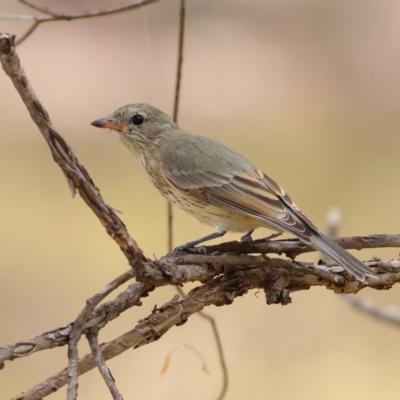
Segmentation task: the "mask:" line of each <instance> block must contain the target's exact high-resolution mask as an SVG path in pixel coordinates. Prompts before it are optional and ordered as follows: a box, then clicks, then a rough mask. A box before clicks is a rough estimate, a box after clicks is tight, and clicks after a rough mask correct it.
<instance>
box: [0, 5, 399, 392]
mask: <svg viewBox="0 0 400 400" xmlns="http://www.w3.org/2000/svg"><path fill="white" fill-rule="evenodd" d="M124 3H128V2H127V1H125V2H124ZM187 3H188V4H187V21H186V37H185V55H184V69H183V82H182V93H181V106H180V111H179V124H180V126H181V127H182V128H183V129H186V130H189V131H192V132H196V133H200V134H203V135H207V136H209V137H212V138H214V139H216V140H219V141H221V142H223V143H225V144H227V145H228V146H230V147H232V148H234V149H236V150H237V151H239V152H241V153H242V154H243V155H244V156H246V157H247V158H249V159H250V160H251V161H252V162H253V163H254V164H255V165H257V166H258V167H259V168H260V169H262V170H263V171H265V172H266V173H267V174H268V175H270V176H271V177H273V178H274V179H276V180H277V181H278V182H279V183H280V184H281V185H282V186H283V187H284V188H285V189H286V190H287V191H288V192H289V194H290V195H291V196H292V197H293V198H294V200H295V201H296V203H297V205H298V206H299V207H300V209H301V210H302V211H303V212H304V213H305V214H306V215H307V216H308V217H309V218H310V219H311V220H312V221H313V222H314V223H315V224H316V225H317V226H319V227H320V228H321V229H322V230H324V227H325V217H326V213H327V211H328V209H329V208H330V207H331V206H337V207H340V209H341V210H342V215H343V221H342V224H341V227H340V232H339V234H340V235H343V236H345V235H367V234H373V233H399V230H400V229H399V227H400V211H399V198H400V182H399V171H400V157H399V149H400V134H399V129H400V91H399V87H400V73H399V72H400V3H399V2H396V1H389V0H365V1H359V0H346V1H333V0H331V1H328V0H325V1H311V0H286V1H274V0H268V1H265V0H247V1H244V0H229V1H228V0H219V1H211V0H189V1H188V2H187ZM37 4H40V5H45V6H48V7H49V8H50V9H52V10H54V11H57V12H66V13H69V12H80V11H86V10H93V9H98V8H101V7H107V6H114V5H117V4H122V1H121V3H119V2H116V1H112V0H107V1H106V0H104V1H94V0H93V1H76V0H74V1H72V0H70V1H68V2H65V1H61V0H53V1H50V0H48V1H44V0H40V1H39V0H37ZM0 14H3V15H4V14H37V12H35V11H33V10H30V9H28V8H27V7H24V6H23V5H22V4H20V3H18V2H17V1H13V0H2V1H1V5H0ZM178 16H179V1H178V0H162V1H159V2H157V3H154V4H152V5H150V6H147V7H143V8H140V9H137V10H133V11H130V12H126V13H123V14H116V15H112V16H107V17H100V18H93V19H87V20H79V21H72V22H57V23H49V24H45V25H42V26H41V27H39V29H38V30H37V31H36V32H35V33H34V34H33V35H32V36H31V37H30V38H29V39H28V40H27V41H26V42H24V43H23V44H21V46H19V47H18V53H19V56H20V58H21V61H22V65H23V67H24V69H25V71H26V73H27V74H28V77H29V79H30V81H31V84H32V86H33V88H34V90H35V91H36V93H37V95H38V96H39V98H40V100H41V101H42V102H43V104H44V105H45V107H46V108H47V110H48V112H49V113H50V116H51V118H52V121H53V123H54V125H55V126H56V128H57V129H58V130H59V132H60V133H61V134H62V135H63V137H64V138H65V139H66V140H67V142H68V143H69V144H70V145H71V146H72V148H73V150H74V151H75V154H76V155H77V156H78V158H79V160H80V161H81V163H83V165H84V166H85V167H86V168H87V170H88V171H89V173H90V174H91V176H92V178H93V179H94V181H95V183H96V185H97V186H98V187H99V188H100V189H101V193H102V195H103V196H104V198H105V199H106V201H107V202H108V203H109V204H111V205H112V206H113V207H115V208H117V209H120V210H123V212H124V214H123V215H122V219H123V221H124V222H125V223H126V225H127V227H128V229H129V231H130V233H131V235H132V236H133V237H134V238H135V239H136V240H137V242H138V244H139V245H140V246H141V248H142V249H143V250H144V252H145V254H146V255H147V256H148V257H160V256H162V255H164V254H165V253H166V250H167V236H166V202H165V200H164V199H163V198H162V197H161V196H159V195H158V193H157V192H156V191H155V190H154V189H153V187H152V186H151V184H150V183H149V182H148V181H147V178H146V176H145V173H144V171H142V169H141V166H140V165H139V163H138V162H137V160H135V159H134V157H133V156H132V155H131V154H130V153H129V152H128V151H127V150H126V149H125V148H124V147H123V146H122V145H121V144H120V143H119V142H118V140H117V139H116V138H115V137H113V136H112V135H109V134H107V132H106V131H103V130H99V129H96V128H94V127H91V126H90V122H91V121H93V120H95V119H97V118H101V117H104V116H107V115H108V114H110V113H111V112H112V111H114V110H115V109H116V108H118V107H120V106H122V105H125V104H128V103H136V102H148V103H151V104H153V105H155V106H157V107H159V108H160V109H162V110H164V111H165V112H167V113H169V114H171V113H172V104H173V95H174V86H175V68H176V63H177V62H176V55H177V38H178ZM28 27H29V22H26V21H10V20H4V19H2V20H0V31H1V32H9V33H14V34H17V35H19V36H20V35H22V34H23V33H24V32H25V31H26V30H27V29H28ZM0 94H1V95H0V115H1V116H0V118H1V119H0V120H1V125H0V126H1V129H0V186H1V197H0V204H1V207H0V220H1V225H0V226H1V229H0V257H1V264H0V344H1V345H5V344H8V343H14V342H16V341H18V340H22V339H27V338H30V337H33V336H35V335H37V334H40V333H42V332H45V331H46V330H50V329H54V328H57V327H59V326H62V325H64V324H66V323H68V322H70V321H71V320H73V319H74V318H75V317H76V316H77V315H78V313H79V312H80V310H81V309H82V308H83V307H84V305H85V300H86V299H87V298H89V297H91V296H92V295H93V294H94V293H96V292H97V291H98V290H99V289H100V288H101V287H103V286H104V285H106V284H107V283H108V282H110V281H111V280H112V279H114V278H115V277H116V276H118V275H120V274H122V273H123V272H125V271H126V270H127V269H128V265H127V262H126V259H125V258H124V257H123V255H122V253H121V252H120V250H119V249H118V247H117V246H116V244H115V243H114V242H113V241H112V240H111V239H110V238H109V237H108V236H107V234H106V232H105V230H104V229H103V227H102V226H101V225H100V223H99V221H98V220H97V218H96V217H95V216H94V215H93V213H92V212H91V211H90V210H89V209H88V207H86V205H85V204H84V203H83V201H82V200H81V199H80V198H79V197H77V198H75V199H71V196H70V192H69V189H68V187H67V183H66V181H65V179H64V177H63V174H62V173H61V171H60V169H59V168H58V166H57V165H56V164H55V163H54V162H53V160H52V158H51V155H50V152H49V149H48V147H47V145H46V144H45V142H44V140H43V138H42V137H41V135H40V133H39V131H38V129H37V128H36V126H35V125H34V123H33V122H32V121H31V119H30V117H29V115H28V112H27V110H26V108H25V107H24V105H23V104H22V101H21V99H20V98H19V96H18V94H17V92H16V91H15V89H14V88H13V86H12V84H11V82H10V80H9V78H8V77H7V76H6V75H5V74H4V73H3V72H2V73H0ZM211 232H212V229H211V228H209V227H206V226H201V225H200V224H199V223H198V222H197V221H196V220H194V219H192V218H190V217H189V216H188V215H186V214H184V213H183V212H181V211H179V210H177V209H176V210H175V238H174V244H175V245H179V244H182V243H186V242H187V241H189V240H193V239H196V238H198V237H200V236H202V235H206V234H208V233H211ZM269 234H270V232H269V231H267V230H259V231H257V232H256V233H255V235H254V237H255V238H259V237H263V236H267V235H269ZM224 239H225V238H224ZM233 239H238V235H229V236H228V235H227V236H226V240H233ZM398 252H399V251H398V249H383V250H380V249H377V250H370V251H369V250H368V251H367V250H364V251H362V252H356V254H357V256H358V257H359V258H360V259H363V260H366V259H369V258H371V257H372V256H373V255H377V256H380V257H382V258H384V259H387V258H389V257H391V256H395V255H397V254H398ZM299 259H302V260H312V261H316V260H317V259H318V255H317V254H311V255H304V256H302V257H300V258H299ZM189 289H190V286H188V287H185V290H189ZM399 293H400V292H399V288H398V287H394V288H393V289H392V290H390V291H389V292H377V291H374V290H372V289H368V290H364V291H363V292H362V293H361V294H360V296H363V297H369V298H372V299H373V300H374V301H376V302H377V303H379V304H382V305H383V304H390V305H395V306H400V304H399V303H400V301H399ZM174 294H175V290H174V288H160V289H157V290H156V291H155V292H153V293H152V294H151V296H150V297H149V298H146V299H144V302H143V306H142V307H140V308H137V307H136V308H134V309H131V310H129V311H127V312H126V313H124V314H123V315H122V316H121V317H120V318H118V320H116V321H114V322H112V323H110V324H109V325H108V326H107V327H106V328H105V329H104V330H102V331H101V334H100V341H101V342H106V341H109V340H111V339H113V338H115V337H117V336H119V335H121V334H123V333H125V332H126V331H128V330H130V329H132V328H133V327H134V326H135V324H136V323H137V321H138V320H139V319H140V318H143V317H145V316H147V315H148V314H149V312H150V310H151V309H152V308H153V307H154V305H155V304H157V305H158V306H160V305H162V304H164V303H165V302H166V301H169V300H170V299H171V298H172V297H173V295H174ZM113 297H114V296H111V297H110V298H113ZM107 300H109V299H107ZM206 311H207V312H208V313H210V314H211V315H213V316H214V317H215V318H216V319H217V323H218V326H219V329H220V333H221V336H222V340H223V347H224V350H225V356H226V360H227V364H228V367H229V378H230V385H229V389H228V394H227V397H226V399H232V400H238V399H243V398H252V399H266V398H268V399H299V400H300V399H328V400H333V399H343V398H348V399H349V398H351V399H376V398H381V399H395V398H396V399H397V398H398V393H399V390H400V376H399V368H398V365H399V361H400V340H399V330H398V329H397V328H395V327H393V326H390V325H388V324H385V323H382V322H377V321H376V320H373V319H372V318H370V317H369V316H366V315H364V314H361V313H360V312H358V311H356V310H354V309H352V308H350V306H348V305H347V304H346V303H345V302H344V300H343V298H341V296H339V295H335V294H333V293H332V292H330V291H327V290H324V289H315V288H313V289H311V290H310V291H308V292H299V293H295V294H294V295H293V304H291V305H289V306H287V307H279V306H270V307H268V306H266V304H265V298H264V295H263V293H262V292H260V293H257V292H255V291H254V292H251V293H248V294H247V295H246V296H244V297H242V298H239V299H237V300H235V302H234V303H233V304H232V305H231V306H229V307H222V308H216V307H210V308H209V309H207V310H206ZM84 342H85V340H82V344H81V347H80V354H81V355H83V354H85V353H86V352H87V349H88V347H87V346H86V344H85V343H84ZM183 344H188V345H190V346H193V347H195V348H196V349H197V350H198V351H199V352H200V353H201V354H202V355H203V357H204V358H205V360H206V363H207V366H208V369H209V371H210V374H209V375H207V374H205V373H204V372H203V371H202V369H201V361H200V359H199V358H198V356H197V355H196V354H195V353H194V352H193V351H191V350H190V349H189V348H187V347H185V346H182V345H183ZM176 347H178V348H179V350H178V351H175V352H174V353H173V357H172V360H171V364H170V366H169V369H168V370H167V372H166V373H165V374H164V375H163V376H161V377H160V372H161V369H162V366H163V363H164V360H165V359H166V357H167V355H168V354H169V353H170V352H171V351H172V350H173V349H175V348H176ZM66 352H67V348H66V347H63V348H57V349H54V350H49V351H45V352H41V353H37V354H35V355H33V356H30V357H27V358H24V359H19V360H16V361H14V362H13V363H10V362H6V366H5V369H4V370H2V371H1V372H0V398H1V399H7V398H10V397H12V396H14V395H17V394H18V393H20V392H22V391H25V390H27V389H29V388H31V387H32V386H33V385H35V384H36V383H38V382H39V381H42V380H44V379H45V378H47V377H48V376H50V375H51V374H53V373H55V372H57V371H59V370H60V369H62V368H63V367H64V366H65V365H66V363H67V356H66ZM108 364H109V366H110V367H111V370H112V373H113V375H114V377H115V379H116V382H117V384H118V386H119V388H120V390H121V392H122V394H123V395H124V397H125V399H143V400H144V399H166V400H168V399H187V398H190V399H193V400H200V399H214V398H216V397H217V395H218V393H219V391H220V387H221V384H222V381H221V371H220V367H219V362H218V357H217V352H216V345H215V342H214V338H213V336H212V333H211V329H210V326H209V325H208V324H207V323H206V322H205V321H204V320H203V319H201V318H198V317H197V316H193V317H192V318H190V320H189V321H188V322H187V323H186V324H185V325H183V326H181V327H179V328H173V329H171V330H170V331H169V332H168V333H167V334H166V335H165V336H164V337H163V338H162V340H160V341H158V342H156V343H153V344H151V345H150V346H144V347H141V348H140V349H138V350H135V351H132V350H129V351H127V352H125V353H124V354H123V355H121V356H119V357H117V358H115V359H114V360H112V361H110V362H109V363H108ZM79 390H80V392H79V393H80V394H79V398H81V399H98V400H102V399H109V398H110V394H109V393H108V391H107V389H106V387H105V385H104V382H103V381H102V379H101V378H100V375H99V373H98V372H97V371H96V370H93V371H92V372H90V373H88V374H86V375H84V376H83V377H81V379H80V385H79ZM51 398H52V399H56V400H57V399H63V398H65V388H64V389H62V390H60V391H59V392H57V393H55V394H53V395H52V397H51Z"/></svg>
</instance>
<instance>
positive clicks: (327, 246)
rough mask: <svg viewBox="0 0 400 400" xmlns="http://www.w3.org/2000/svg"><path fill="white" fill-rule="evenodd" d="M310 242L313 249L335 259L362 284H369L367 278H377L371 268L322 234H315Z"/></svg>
mask: <svg viewBox="0 0 400 400" xmlns="http://www.w3.org/2000/svg"><path fill="white" fill-rule="evenodd" d="M310 240H311V246H312V247H314V248H315V249H317V250H319V251H320V252H322V253H324V254H327V255H328V256H330V257H331V258H333V259H334V260H335V261H336V262H337V263H339V264H340V265H341V266H342V267H344V268H346V269H347V270H348V271H349V272H350V273H351V274H353V275H354V276H355V277H356V278H357V279H358V280H360V281H361V282H364V283H367V280H366V277H376V274H375V272H374V271H372V269H371V268H369V267H367V266H366V265H365V264H363V263H362V262H361V261H360V260H358V259H357V258H356V257H354V256H353V255H351V254H350V253H348V252H347V251H346V250H344V249H343V248H342V247H340V246H339V245H338V244H337V243H336V242H334V241H333V240H332V239H329V238H328V237H327V236H325V235H324V234H322V233H321V232H315V233H314V234H313V235H312V236H311V238H310Z"/></svg>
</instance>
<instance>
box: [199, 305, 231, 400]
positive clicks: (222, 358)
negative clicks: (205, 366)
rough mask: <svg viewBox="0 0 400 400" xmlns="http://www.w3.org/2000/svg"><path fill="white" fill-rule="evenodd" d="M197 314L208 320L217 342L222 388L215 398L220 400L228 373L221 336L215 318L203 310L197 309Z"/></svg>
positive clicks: (223, 394) (226, 387)
mask: <svg viewBox="0 0 400 400" xmlns="http://www.w3.org/2000/svg"><path fill="white" fill-rule="evenodd" d="M197 315H199V316H200V317H202V318H205V319H206V320H208V322H209V323H210V324H211V329H212V331H213V335H214V337H215V343H216V344H217V351H218V357H219V363H220V366H221V370H222V388H221V392H220V394H219V395H218V397H217V400H222V399H223V398H224V397H225V395H226V391H227V390H228V384H229V375H228V367H227V366H226V362H225V355H224V349H223V348H222V342H221V337H220V335H219V331H218V327H217V323H216V322H215V318H213V317H212V316H211V315H209V314H208V313H205V312H204V311H199V312H198V313H197Z"/></svg>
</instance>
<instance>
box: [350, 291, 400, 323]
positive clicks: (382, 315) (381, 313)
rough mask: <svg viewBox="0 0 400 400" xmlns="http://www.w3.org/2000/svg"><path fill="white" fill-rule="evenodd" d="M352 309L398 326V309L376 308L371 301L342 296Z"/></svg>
mask: <svg viewBox="0 0 400 400" xmlns="http://www.w3.org/2000/svg"><path fill="white" fill-rule="evenodd" d="M344 298H345V299H346V301H347V302H348V303H349V304H351V305H352V306H353V307H355V308H357V309H358V310H360V311H363V312H365V313H367V314H369V315H371V316H373V317H375V318H378V319H380V320H382V321H385V322H389V323H391V324H395V325H400V309H399V308H398V307H394V306H378V305H377V304H375V303H374V302H373V301H372V300H371V299H363V298H362V297H359V296H351V295H346V296H344Z"/></svg>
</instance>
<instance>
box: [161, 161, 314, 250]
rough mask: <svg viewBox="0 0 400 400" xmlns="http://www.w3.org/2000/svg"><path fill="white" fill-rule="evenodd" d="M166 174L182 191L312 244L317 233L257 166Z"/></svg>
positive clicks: (167, 172)
mask: <svg viewBox="0 0 400 400" xmlns="http://www.w3.org/2000/svg"><path fill="white" fill-rule="evenodd" d="M164 173H165V175H166V178H167V179H168V181H169V182H170V183H171V185H172V186H173V187H175V188H176V189H178V190H181V191H184V192H186V193H187V194H189V195H192V196H195V197H197V198H202V199H203V200H205V201H209V202H210V203H211V204H214V205H216V206H219V207H222V208H226V209H230V210H233V211H236V212H239V213H241V214H243V215H246V216H249V217H253V218H255V219H257V220H259V221H261V222H264V223H265V224H266V225H269V226H271V227H273V228H275V229H277V230H279V231H287V232H290V233H292V234H294V235H295V236H297V237H299V238H300V239H302V240H303V241H304V242H306V243H308V244H311V240H310V238H311V236H312V234H313V231H314V232H315V231H317V229H316V228H315V227H314V225H313V224H312V223H311V222H310V221H309V220H308V219H307V218H306V217H305V216H304V215H303V214H302V213H301V212H300V211H299V210H298V208H297V207H296V205H295V204H294V202H293V201H292V199H291V198H290V197H289V196H288V195H287V194H286V193H285V192H284V190H283V189H282V188H281V187H280V186H279V185H278V184H277V183H276V182H275V181H273V180H272V179H271V178H269V177H268V176H266V175H265V174H264V173H263V172H261V171H259V170H257V169H256V168H255V167H253V168H252V169H251V170H250V171H248V172H243V171H240V172H236V173H235V172H232V173H222V174H221V173H217V172H214V171H207V170H205V171H202V170H194V171H193V170H192V171H191V172H186V173H183V172H181V171H177V170H170V169H164Z"/></svg>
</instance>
